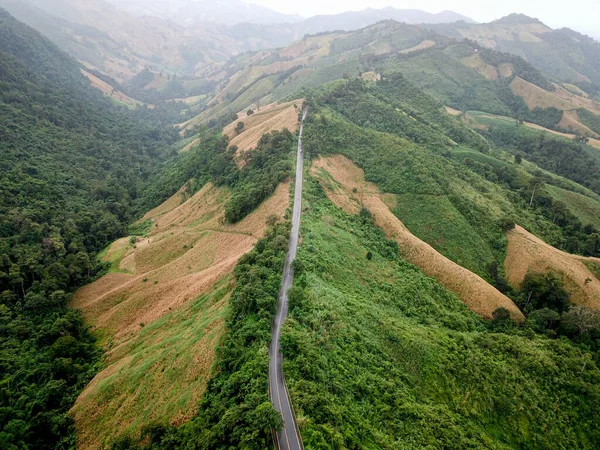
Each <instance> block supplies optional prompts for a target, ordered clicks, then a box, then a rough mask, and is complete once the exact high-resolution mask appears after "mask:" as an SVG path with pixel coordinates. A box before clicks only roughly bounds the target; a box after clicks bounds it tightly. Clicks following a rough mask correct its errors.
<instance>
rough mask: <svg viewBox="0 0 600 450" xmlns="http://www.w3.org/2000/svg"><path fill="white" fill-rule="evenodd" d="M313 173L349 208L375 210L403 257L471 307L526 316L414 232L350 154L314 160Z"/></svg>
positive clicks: (484, 313) (337, 201)
mask: <svg viewBox="0 0 600 450" xmlns="http://www.w3.org/2000/svg"><path fill="white" fill-rule="evenodd" d="M311 173H312V174H313V176H315V177H316V178H317V179H318V180H319V182H320V183H321V184H322V186H323V187H324V189H325V191H326V192H327V195H328V197H329V198H330V199H331V200H332V201H333V202H334V203H335V204H336V205H337V206H339V207H340V208H343V209H344V210H345V211H346V212H348V213H350V214H356V213H357V212H358V211H359V210H360V208H361V206H364V207H366V208H367V209H368V210H369V211H370V212H371V214H373V217H374V218H375V223H376V224H377V225H378V226H379V227H381V228H382V229H383V230H384V231H385V233H386V234H387V235H388V237H389V238H391V239H394V240H396V241H397V242H398V243H399V244H400V253H401V254H402V256H403V257H404V258H406V259H407V260H408V261H409V262H411V263H412V264H415V265H416V266H419V267H420V268H421V270H422V271H423V272H424V273H425V274H427V275H428V276H430V277H432V278H435V279H436V280H438V281H439V282H440V283H441V284H442V285H443V286H444V287H446V289H448V290H450V291H452V292H454V293H455V294H456V295H457V296H458V297H459V298H460V299H461V300H462V301H463V302H464V303H465V304H466V305H467V306H468V307H469V308H470V309H471V310H472V311H474V312H475V313H477V314H479V315H480V316H482V317H484V318H487V319H490V318H491V317H492V313H493V312H494V311H495V310H496V309H497V308H499V307H504V308H506V309H507V310H509V311H510V313H511V316H512V317H513V318H515V319H516V320H519V321H521V320H523V314H522V313H521V311H519V308H517V306H516V305H515V304H514V303H513V302H512V300H510V299H509V298H508V297H506V296H505V295H503V294H502V293H500V292H499V291H498V290H497V289H495V288H494V287H493V286H491V285H490V284H489V283H487V282H486V281H485V280H483V279H482V278H481V277H479V276H478V275H476V274H474V273H473V272H471V271H469V270H467V269H465V268H464V267H461V266H459V265H458V264H456V263H454V262H452V261H450V260H449V259H448V258H446V257H445V256H443V255H441V254H440V253H438V252H437V251H436V250H435V249H434V248H433V247H431V246H430V245H429V244H427V243H425V242H423V241H422V240H420V239H419V238H417V237H416V236H414V235H413V234H412V233H411V232H410V231H409V230H408V229H407V228H406V227H405V226H404V224H403V223H402V222H401V221H400V220H399V219H398V218H397V217H396V216H395V215H394V214H393V213H392V212H391V211H390V209H389V207H388V206H387V204H390V198H389V197H390V194H383V195H382V194H381V193H380V191H379V190H378V188H377V186H375V185H374V184H372V183H368V182H366V181H365V179H364V173H363V171H362V169H360V168H359V167H357V166H356V165H355V164H354V163H353V162H352V161H350V160H349V159H348V158H346V157H344V156H341V155H337V156H331V157H321V158H320V159H318V160H315V161H314V162H313V167H312V169H311ZM383 196H385V198H383ZM386 203H387V204H386Z"/></svg>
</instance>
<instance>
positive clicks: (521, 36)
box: [429, 14, 600, 94]
mask: <svg viewBox="0 0 600 450" xmlns="http://www.w3.org/2000/svg"><path fill="white" fill-rule="evenodd" d="M429 28H431V29H434V30H436V31H437V32H439V33H442V34H445V35H447V36H451V37H454V38H458V39H462V38H467V39H471V40H473V41H477V42H478V43H480V44H481V45H483V46H485V47H487V48H493V49H495V50H498V51H501V52H508V53H511V54H514V55H518V56H520V57H522V58H524V59H525V60H526V61H528V62H529V63H531V64H532V65H533V66H535V67H536V68H537V69H539V70H541V71H542V72H544V73H545V74H547V75H548V76H550V77H552V78H554V79H557V80H561V81H563V82H567V83H572V84H574V85H576V86H578V87H580V88H583V90H584V91H586V92H588V93H593V94H597V92H598V86H600V66H599V65H598V61H599V59H598V57H599V55H600V43H598V42H597V41H595V40H593V39H592V38H590V37H588V36H585V35H583V34H580V33H577V32H576V31H573V30H570V29H568V28H562V29H559V30H552V29H551V28H549V27H547V26H546V25H544V24H543V23H541V22H540V21H539V20H537V19H534V18H531V17H527V16H524V15H522V14H521V15H520V14H512V15H510V16H507V17H504V18H502V19H500V20H497V21H494V22H491V23H489V24H465V23H460V24H451V25H448V24H446V25H432V26H429Z"/></svg>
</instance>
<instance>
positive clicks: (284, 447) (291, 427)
mask: <svg viewBox="0 0 600 450" xmlns="http://www.w3.org/2000/svg"><path fill="white" fill-rule="evenodd" d="M307 112H308V110H306V109H305V110H304V113H303V114H302V123H301V124H300V135H299V137H298V151H297V158H296V159H297V161H296V187H295V189H294V213H293V215H292V232H291V234H290V243H289V248H288V253H287V256H286V258H285V265H284V266H283V278H282V281H281V289H280V291H279V299H278V301H277V314H276V316H275V321H274V322H273V335H272V337H271V345H270V347H269V397H270V399H271V403H273V407H274V408H275V409H276V410H277V411H279V412H280V413H281V417H282V418H283V430H281V432H279V433H274V440H275V445H276V446H277V448H278V449H279V450H303V449H304V446H303V445H302V438H301V437H300V432H299V431H298V425H297V424H296V416H295V415H294V410H293V409H292V404H291V401H290V396H289V393H288V390H287V385H286V383H285V378H284V377H283V371H282V369H281V364H282V362H283V356H282V355H281V350H280V345H279V338H280V336H281V326H282V325H283V321H284V320H285V317H286V316H287V313H288V296H287V292H288V290H289V288H290V287H291V286H292V282H293V281H294V271H293V269H292V267H291V266H292V261H294V259H295V258H296V250H297V249H298V235H299V234H300V214H301V212H302V169H303V164H302V163H303V161H302V159H303V157H304V153H303V151H302V129H303V128H304V119H305V118H306V113H307Z"/></svg>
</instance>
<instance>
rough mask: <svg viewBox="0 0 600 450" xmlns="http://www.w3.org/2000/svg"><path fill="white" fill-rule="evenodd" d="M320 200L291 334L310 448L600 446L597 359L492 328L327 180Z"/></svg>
mask: <svg viewBox="0 0 600 450" xmlns="http://www.w3.org/2000/svg"><path fill="white" fill-rule="evenodd" d="M306 201H307V203H308V204H310V208H309V209H308V210H307V211H306V212H305V213H304V215H303V222H302V230H301V232H302V235H303V238H304V240H303V245H302V247H301V248H300V252H299V255H298V258H299V259H300V261H301V262H302V264H301V265H300V264H298V266H299V267H302V271H301V273H300V274H298V273H296V280H297V281H296V282H295V284H294V288H293V295H290V301H291V302H292V300H293V306H291V319H290V320H289V321H288V323H287V327H286V332H285V333H284V335H283V336H282V347H283V352H284V358H285V359H284V361H285V362H284V371H285V376H286V380H287V382H288V384H289V386H290V395H291V397H292V401H293V404H294V405H295V408H296V414H297V416H298V421H299V424H300V431H301V432H302V436H303V440H304V444H305V446H306V448H318V447H324V448H330V447H331V446H332V443H333V445H334V446H339V447H342V448H387V447H390V446H396V447H398V448H426V447H428V446H432V447H440V448H441V447H444V448H456V449H459V448H498V449H510V448H520V447H523V446H527V445H531V443H532V442H536V443H537V444H539V445H540V446H541V447H546V446H550V447H552V446H563V445H564V446H566V447H569V446H571V447H581V448H590V449H591V448H593V447H594V446H595V445H597V443H598V426H597V424H595V423H594V420H593V418H592V416H593V411H594V409H595V408H596V407H597V402H598V400H597V397H596V395H589V394H591V392H590V391H589V389H591V390H593V391H597V389H598V386H597V385H595V383H597V381H594V380H595V379H597V377H598V376H599V374H600V372H599V371H598V368H597V366H596V365H595V364H589V363H588V364H585V363H584V361H585V359H586V358H588V357H590V356H591V354H590V353H587V352H586V351H584V350H581V349H580V348H577V347H575V346H572V345H571V344H568V343H565V342H564V341H561V340H550V339H548V338H546V337H544V336H539V335H535V334H529V335H521V334H520V333H518V332H517V333H512V332H510V331H502V328H501V327H499V328H495V329H493V328H492V329H489V328H485V327H482V326H481V323H480V322H479V320H480V319H478V318H477V317H476V316H475V315H474V314H473V313H472V312H470V311H468V310H467V309H466V307H465V306H464V305H463V304H462V302H460V301H459V300H458V299H457V298H456V297H455V296H454V295H452V294H449V293H448V292H447V291H446V290H444V289H442V288H440V287H439V285H436V284H437V283H435V282H434V281H433V280H432V279H430V278H427V277H424V276H423V274H422V273H421V272H420V271H419V270H418V269H416V268H415V267H414V266H411V265H410V264H407V263H405V262H404V261H402V260H401V259H400V258H398V256H397V251H398V247H397V246H395V245H394V244H395V243H394V242H390V241H388V240H387V239H386V238H385V236H384V235H383V233H382V232H381V231H380V230H378V229H377V228H376V227H375V226H374V225H373V223H372V221H371V219H370V218H369V217H367V216H366V215H364V214H362V215H359V216H354V215H348V214H346V213H344V211H343V210H341V209H339V208H336V207H334V205H333V204H332V203H331V202H330V201H329V200H328V199H327V198H326V197H325V195H324V194H323V193H322V191H320V189H319V187H318V186H317V185H316V183H314V182H313V183H312V184H311V183H307V196H306ZM584 373H585V374H586V375H585V377H584V378H583V380H585V381H583V380H582V374H584ZM581 388H583V389H584V391H581ZM575 399H576V400H575ZM574 400H575V401H576V403H572V402H573V401H574ZM550 405H554V409H553V408H551V407H550ZM582 411H587V412H588V413H589V414H591V415H592V416H588V415H587V414H582V415H579V414H580V413H581V412H582ZM573 414H575V415H577V417H578V418H577V419H575V420H573Z"/></svg>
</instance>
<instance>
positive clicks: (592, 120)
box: [577, 108, 600, 134]
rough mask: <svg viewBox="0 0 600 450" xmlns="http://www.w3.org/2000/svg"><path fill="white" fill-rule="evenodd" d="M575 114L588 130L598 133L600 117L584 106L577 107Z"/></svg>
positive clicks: (599, 132) (599, 131) (599, 130)
mask: <svg viewBox="0 0 600 450" xmlns="http://www.w3.org/2000/svg"><path fill="white" fill-rule="evenodd" d="M577 115H578V116H579V120H581V123H583V124H584V125H585V126H587V127H588V128H589V129H590V130H592V131H594V132H596V133H598V134H600V117H598V116H597V115H596V114H594V113H592V112H590V111H588V110H587V109H584V108H581V109H578V110H577Z"/></svg>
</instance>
